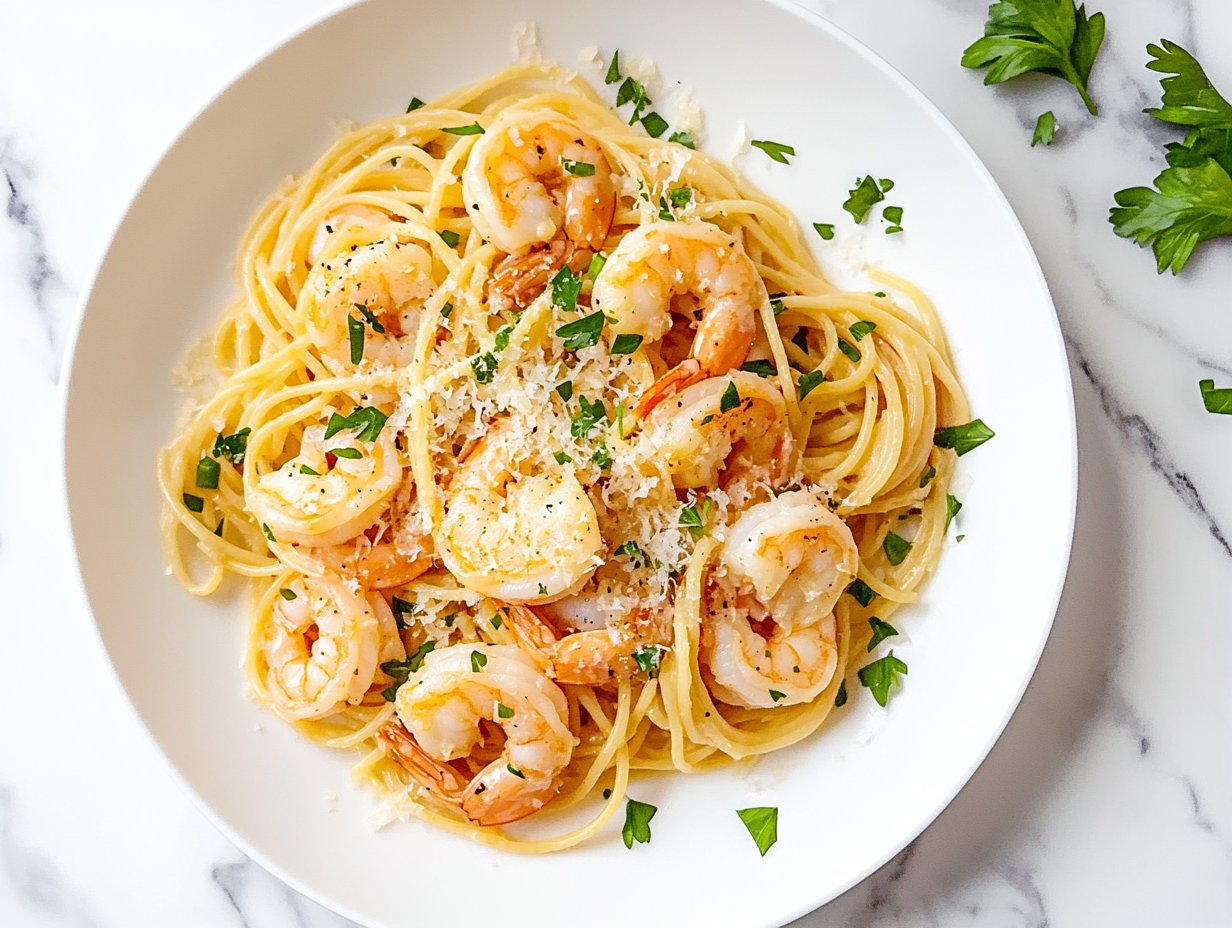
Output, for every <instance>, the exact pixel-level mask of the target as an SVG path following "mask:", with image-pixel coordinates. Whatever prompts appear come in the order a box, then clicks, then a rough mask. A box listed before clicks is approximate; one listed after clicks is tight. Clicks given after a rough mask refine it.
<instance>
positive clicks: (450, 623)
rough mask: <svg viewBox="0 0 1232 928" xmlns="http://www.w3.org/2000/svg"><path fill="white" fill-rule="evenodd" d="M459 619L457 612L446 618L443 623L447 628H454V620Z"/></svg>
mask: <svg viewBox="0 0 1232 928" xmlns="http://www.w3.org/2000/svg"><path fill="white" fill-rule="evenodd" d="M457 617H458V614H457V613H456V612H451V613H449V615H447V616H445V618H443V619H441V621H442V622H444V623H445V627H446V628H453V620H454V619H456V618H457Z"/></svg>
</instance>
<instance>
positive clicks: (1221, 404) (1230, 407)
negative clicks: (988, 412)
mask: <svg viewBox="0 0 1232 928" xmlns="http://www.w3.org/2000/svg"><path fill="white" fill-rule="evenodd" d="M1198 389H1199V390H1201V391H1202V405H1204V406H1205V407H1206V411H1207V412H1215V413H1219V414H1220V415H1224V416H1228V415H1232V390H1230V389H1228V388H1227V387H1221V388H1220V389H1218V390H1216V389H1215V381H1213V380H1199V381H1198ZM197 473H198V474H200V473H201V472H200V470H198V471H197ZM201 485H202V484H201V481H200V477H198V480H197V486H201Z"/></svg>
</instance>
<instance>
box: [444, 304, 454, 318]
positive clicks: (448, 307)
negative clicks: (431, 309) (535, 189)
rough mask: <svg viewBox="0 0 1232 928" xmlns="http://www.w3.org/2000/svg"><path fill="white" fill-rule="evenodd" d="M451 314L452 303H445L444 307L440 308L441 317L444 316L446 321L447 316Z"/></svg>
mask: <svg viewBox="0 0 1232 928" xmlns="http://www.w3.org/2000/svg"><path fill="white" fill-rule="evenodd" d="M451 312H453V304H452V303H446V304H445V305H444V306H442V307H441V315H442V316H444V317H445V318H446V319H448V318H449V314H450V313H451Z"/></svg>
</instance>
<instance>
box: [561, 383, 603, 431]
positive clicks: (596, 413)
mask: <svg viewBox="0 0 1232 928" xmlns="http://www.w3.org/2000/svg"><path fill="white" fill-rule="evenodd" d="M578 403H579V405H581V407H582V411H581V412H579V413H578V414H577V415H576V416H574V417H573V420H572V421H571V422H570V423H569V434H570V435H572V436H573V437H574V438H586V437H587V436H588V435H590V433H591V432H593V431H594V430H595V429H596V428H598V427H599V423H600V422H603V421H605V420H606V419H607V408H606V407H605V406H604V405H603V400H595V401H594V402H593V403H592V402H589V401H588V400H587V399H586V397H584V396H582V395H581V394H578Z"/></svg>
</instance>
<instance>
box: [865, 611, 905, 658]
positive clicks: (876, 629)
mask: <svg viewBox="0 0 1232 928" xmlns="http://www.w3.org/2000/svg"><path fill="white" fill-rule="evenodd" d="M868 627H869V628H871V629H872V630H873V637H872V638H870V639H869V640H868V650H869V651H872V650H873V648H875V647H877V645H879V644H881V642H883V641H885V640H886V639H887V638H892V637H893V636H894V635H897V634H898V629H897V628H895V627H894V626H893V625H891V624H890V623H889V622H883V621H881V619H879V618H877V617H876V616H875V615H870V616H869V617H868Z"/></svg>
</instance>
